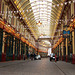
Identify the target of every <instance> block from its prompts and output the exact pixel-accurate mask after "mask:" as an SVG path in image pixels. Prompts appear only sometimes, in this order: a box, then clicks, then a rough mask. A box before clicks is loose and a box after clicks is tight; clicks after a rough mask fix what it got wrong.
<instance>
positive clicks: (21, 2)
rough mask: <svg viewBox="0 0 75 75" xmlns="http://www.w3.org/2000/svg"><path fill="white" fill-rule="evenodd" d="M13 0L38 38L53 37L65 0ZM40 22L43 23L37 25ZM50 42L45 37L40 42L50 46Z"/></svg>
mask: <svg viewBox="0 0 75 75" xmlns="http://www.w3.org/2000/svg"><path fill="white" fill-rule="evenodd" d="M13 1H14V3H15V5H16V6H17V8H18V10H19V11H20V12H21V15H22V16H23V18H24V20H25V22H26V24H27V25H28V27H29V28H30V30H31V32H32V34H33V35H34V37H35V38H36V39H38V38H40V37H41V36H45V37H47V38H53V36H54V33H55V30H56V27H57V25H58V20H59V19H60V16H61V12H62V9H63V7H64V1H65V0H13ZM39 22H40V23H41V24H40V25H37V24H38V23H39ZM42 38H44V37H42ZM49 42H50V41H49V40H44V39H43V40H41V42H40V43H41V44H45V45H47V46H48V44H49ZM45 45H44V46H45ZM47 46H46V47H47Z"/></svg>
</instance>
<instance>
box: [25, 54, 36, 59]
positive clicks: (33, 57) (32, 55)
mask: <svg viewBox="0 0 75 75" xmlns="http://www.w3.org/2000/svg"><path fill="white" fill-rule="evenodd" d="M35 57H36V54H35V53H34V54H33V53H31V54H30V53H28V54H27V56H25V55H24V60H25V59H26V58H27V59H31V60H33V59H34V60H35Z"/></svg>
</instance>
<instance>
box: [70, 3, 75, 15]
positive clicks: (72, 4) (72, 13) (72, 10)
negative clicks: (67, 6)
mask: <svg viewBox="0 0 75 75" xmlns="http://www.w3.org/2000/svg"><path fill="white" fill-rule="evenodd" d="M72 15H74V3H71V16H72Z"/></svg>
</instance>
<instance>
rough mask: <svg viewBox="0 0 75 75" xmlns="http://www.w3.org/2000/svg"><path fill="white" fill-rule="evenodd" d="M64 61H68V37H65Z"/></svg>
mask: <svg viewBox="0 0 75 75" xmlns="http://www.w3.org/2000/svg"><path fill="white" fill-rule="evenodd" d="M66 62H68V38H66Z"/></svg>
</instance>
